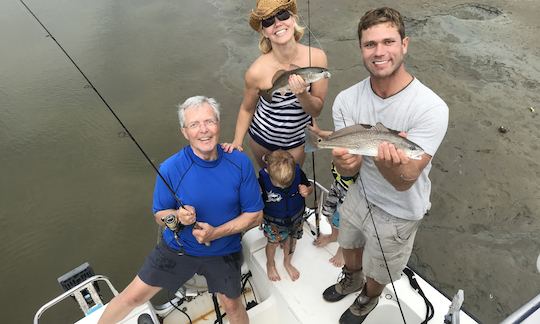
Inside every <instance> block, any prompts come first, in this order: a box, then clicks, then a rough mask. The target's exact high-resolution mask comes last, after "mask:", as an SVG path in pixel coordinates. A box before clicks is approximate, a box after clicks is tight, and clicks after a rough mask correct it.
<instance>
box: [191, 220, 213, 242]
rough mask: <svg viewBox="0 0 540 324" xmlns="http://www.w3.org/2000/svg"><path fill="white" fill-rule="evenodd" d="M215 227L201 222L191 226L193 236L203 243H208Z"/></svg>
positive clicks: (211, 238)
mask: <svg viewBox="0 0 540 324" xmlns="http://www.w3.org/2000/svg"><path fill="white" fill-rule="evenodd" d="M214 230H215V227H213V226H212V225H210V224H208V223H202V222H197V223H196V224H195V226H193V231H192V233H193V236H194V237H195V239H196V240H197V242H199V243H201V244H203V243H210V241H212V240H213V239H214V238H213V234H214Z"/></svg>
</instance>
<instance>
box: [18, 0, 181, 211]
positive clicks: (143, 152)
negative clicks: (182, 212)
mask: <svg viewBox="0 0 540 324" xmlns="http://www.w3.org/2000/svg"><path fill="white" fill-rule="evenodd" d="M19 1H20V2H21V3H22V4H23V6H24V7H25V8H26V9H27V10H28V12H30V14H31V15H32V16H33V17H34V18H35V19H36V20H37V22H38V23H39V24H40V25H41V27H43V29H45V31H46V32H47V36H49V37H51V38H52V40H53V41H54V42H55V43H56V45H58V47H60V49H61V50H62V52H64V54H65V55H66V56H67V58H68V59H69V60H70V61H71V63H73V65H74V66H75V68H76V69H77V70H79V72H80V73H81V75H82V76H83V77H84V79H85V80H86V82H88V84H89V85H90V87H91V88H92V90H94V92H95V93H96V94H97V95H98V97H99V99H101V101H102V102H103V103H104V104H105V106H107V108H108V109H109V111H110V112H111V114H113V116H114V118H116V120H117V121H118V123H120V126H122V128H123V129H124V131H125V132H126V134H128V136H129V138H131V140H132V141H133V143H135V145H136V146H137V148H138V149H139V151H140V152H141V153H142V154H143V155H144V157H145V158H146V161H148V163H149V164H150V165H151V166H152V168H153V169H154V171H156V173H157V175H158V176H159V177H160V178H161V180H163V182H164V183H165V185H166V186H167V189H169V191H170V192H171V194H172V195H173V196H174V199H175V200H176V202H177V203H178V205H180V207H182V208H184V209H185V207H184V204H183V203H182V202H181V201H180V198H178V196H176V193H175V192H174V190H173V189H172V188H171V186H170V185H169V184H168V183H167V181H166V180H165V178H164V177H163V175H162V174H161V172H159V170H158V168H157V167H156V166H155V165H154V163H153V162H152V160H150V157H148V155H147V154H146V152H145V151H144V150H143V148H142V147H141V145H139V142H137V140H136V139H135V137H133V135H132V134H131V132H130V131H129V129H128V128H127V127H126V125H124V123H123V122H122V120H121V119H120V117H118V115H117V114H116V113H115V112H114V110H113V109H112V108H111V106H110V105H109V103H107V101H106V100H105V99H104V98H103V96H102V95H101V93H100V92H99V91H98V90H97V89H96V87H95V86H94V84H93V83H92V81H90V79H89V78H88V77H87V76H86V74H85V73H84V72H83V71H82V70H81V68H79V66H78V65H77V63H75V61H74V60H73V59H72V58H71V56H70V55H69V54H68V52H66V50H65V49H64V48H63V47H62V45H60V43H59V42H58V41H57V40H56V38H55V37H54V36H53V34H52V33H51V32H50V31H49V30H48V29H47V27H45V25H44V24H43V23H42V22H41V20H39V18H38V17H37V16H36V15H35V14H34V12H33V11H32V10H31V9H30V8H29V7H28V6H27V5H26V3H24V1H23V0H19Z"/></svg>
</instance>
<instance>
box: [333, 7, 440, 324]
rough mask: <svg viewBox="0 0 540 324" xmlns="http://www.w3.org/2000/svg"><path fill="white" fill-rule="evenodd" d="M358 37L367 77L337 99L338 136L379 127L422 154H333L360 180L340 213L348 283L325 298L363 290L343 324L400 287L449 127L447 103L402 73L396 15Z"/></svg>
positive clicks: (376, 19)
mask: <svg viewBox="0 0 540 324" xmlns="http://www.w3.org/2000/svg"><path fill="white" fill-rule="evenodd" d="M358 37H359V43H360V48H361V52H362V59H363V63H364V66H365V67H366V69H367V70H368V71H369V73H370V76H369V77H368V78H366V79H365V80H363V81H361V82H359V83H357V84H355V85H354V86H352V87H350V88H348V89H346V90H344V91H342V92H341V93H340V94H339V95H338V96H337V97H336V99H335V101H334V106H333V118H334V125H335V128H336V130H338V129H341V128H343V127H346V126H351V125H355V124H369V125H376V124H377V123H382V124H383V125H384V126H386V127H387V128H389V129H393V130H398V131H400V132H403V134H402V135H403V136H406V137H407V139H409V140H411V141H413V142H414V143H416V144H417V145H419V146H420V147H421V148H422V149H423V151H424V154H423V155H422V157H421V159H419V160H412V159H410V158H409V157H407V155H406V154H405V153H404V152H403V151H402V150H400V149H396V147H395V146H394V145H392V144H390V143H383V144H381V145H380V146H379V147H378V156H375V157H367V156H361V155H352V154H349V153H348V151H347V150H346V149H334V150H333V151H332V156H333V162H334V164H335V166H336V168H337V170H338V171H339V172H340V174H342V175H344V176H354V175H356V174H357V173H359V177H358V180H357V182H356V183H355V184H354V185H353V186H351V188H349V192H348V194H347V196H346V198H345V200H344V202H343V205H342V206H341V207H340V208H339V213H340V215H341V219H340V233H339V237H338V242H339V244H340V246H341V247H342V248H343V255H344V259H345V266H344V267H343V274H344V276H343V279H342V280H340V281H339V282H338V283H337V284H335V285H332V286H330V287H328V288H327V289H326V290H325V291H324V293H323V297H324V299H326V300H327V301H331V302H333V301H338V300H341V299H342V298H343V297H345V296H346V295H348V294H350V293H352V292H355V291H359V290H361V293H360V295H359V296H358V297H357V298H356V299H355V301H354V303H353V304H352V305H351V306H350V307H349V309H347V310H346V311H345V312H344V313H343V315H342V316H341V318H340V323H361V322H363V321H364V319H365V318H366V317H367V315H368V314H369V313H370V312H371V311H372V310H373V309H374V308H375V306H376V305H377V303H378V300H379V296H380V295H381V293H382V291H383V288H384V286H385V285H386V284H388V283H390V282H391V281H393V280H396V279H398V278H399V274H400V272H401V271H402V270H403V268H404V267H405V266H406V264H407V261H408V259H409V256H410V254H411V251H412V246H413V243H414V237H415V234H416V230H417V229H418V226H419V223H420V221H421V219H422V218H423V216H424V215H425V214H426V212H427V211H428V210H429V208H430V200H429V196H430V192H431V182H430V180H429V178H428V174H429V171H430V169H431V159H432V158H433V156H434V154H435V152H436V151H437V148H438V147H439V145H440V143H441V142H442V140H443V137H444V135H445V133H446V129H447V126H448V107H447V105H446V104H445V103H444V101H443V100H442V99H441V98H439V97H438V96H437V95H436V94H435V93H434V92H433V91H431V90H430V89H429V88H427V87H426V86H424V85H423V84H422V83H421V82H420V81H418V80H417V79H415V78H414V77H413V76H412V75H411V74H410V73H409V72H407V70H406V69H405V65H404V58H405V54H406V53H407V47H408V43H409V38H408V37H405V28H404V24H403V19H402V17H401V15H400V13H399V12H397V11H396V10H394V9H391V8H378V9H374V10H370V11H368V12H366V13H365V14H364V16H363V17H362V18H361V19H360V23H359V24H358ZM371 217H373V221H372V220H371ZM376 236H378V237H379V239H380V242H381V245H382V251H381V247H380V246H379V243H378V239H377V238H376ZM383 251H384V255H385V256H386V262H385V261H384V259H383ZM387 268H388V270H387ZM388 272H390V274H391V278H390V277H389V275H388ZM364 276H365V278H364Z"/></svg>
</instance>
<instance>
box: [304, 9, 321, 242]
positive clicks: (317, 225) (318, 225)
mask: <svg viewBox="0 0 540 324" xmlns="http://www.w3.org/2000/svg"><path fill="white" fill-rule="evenodd" d="M309 3H310V2H309V0H308V2H307V13H308V59H309V67H311V9H310V5H309ZM313 124H314V122H313V117H312V118H311V126H313ZM311 168H312V169H313V195H314V197H313V204H314V205H315V232H316V236H317V238H319V236H321V215H320V213H319V201H318V200H317V176H316V172H315V152H311Z"/></svg>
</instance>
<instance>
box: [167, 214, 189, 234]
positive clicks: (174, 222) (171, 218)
mask: <svg viewBox="0 0 540 324" xmlns="http://www.w3.org/2000/svg"><path fill="white" fill-rule="evenodd" d="M161 220H162V221H163V223H165V225H166V226H167V227H168V228H169V229H170V230H171V231H173V232H175V233H176V232H179V231H181V230H182V229H183V228H184V224H182V223H180V222H179V221H178V218H176V215H175V214H169V215H167V216H165V217H163V218H162V219H161Z"/></svg>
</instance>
